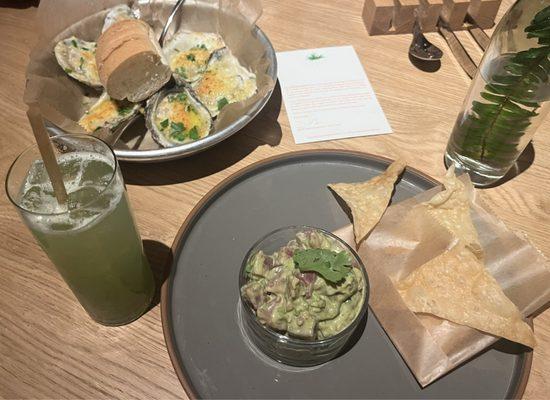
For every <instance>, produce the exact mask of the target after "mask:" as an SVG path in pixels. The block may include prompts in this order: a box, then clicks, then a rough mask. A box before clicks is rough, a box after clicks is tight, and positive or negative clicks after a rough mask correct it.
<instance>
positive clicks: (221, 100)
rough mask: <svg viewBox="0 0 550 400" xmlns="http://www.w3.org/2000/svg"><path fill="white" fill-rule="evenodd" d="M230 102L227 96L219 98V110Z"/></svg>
mask: <svg viewBox="0 0 550 400" xmlns="http://www.w3.org/2000/svg"><path fill="white" fill-rule="evenodd" d="M228 104H229V102H228V101H227V99H226V98H225V97H222V98H221V99H219V100H218V111H221V109H222V108H224V107H225V106H226V105H228Z"/></svg>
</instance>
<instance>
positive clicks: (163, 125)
mask: <svg viewBox="0 0 550 400" xmlns="http://www.w3.org/2000/svg"><path fill="white" fill-rule="evenodd" d="M169 124H170V120H169V119H168V118H166V119H165V120H162V121H160V129H166V128H168V125H169Z"/></svg>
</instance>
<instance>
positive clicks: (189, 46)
mask: <svg viewBox="0 0 550 400" xmlns="http://www.w3.org/2000/svg"><path fill="white" fill-rule="evenodd" d="M223 47H225V43H224V41H223V39H222V38H221V36H220V35H218V34H216V33H209V32H191V31H180V32H178V33H176V34H175V35H174V36H173V37H172V38H170V40H169V41H168V42H167V43H166V44H165V45H164V47H163V49H162V50H163V53H164V57H165V58H166V60H167V62H168V65H170V69H171V70H172V75H173V76H174V79H175V80H176V82H177V83H178V84H180V85H183V84H190V83H193V82H196V81H197V80H199V79H200V78H201V76H202V74H203V73H204V71H206V68H207V66H208V61H209V60H210V57H211V56H212V53H214V52H215V51H216V50H218V49H221V48H223Z"/></svg>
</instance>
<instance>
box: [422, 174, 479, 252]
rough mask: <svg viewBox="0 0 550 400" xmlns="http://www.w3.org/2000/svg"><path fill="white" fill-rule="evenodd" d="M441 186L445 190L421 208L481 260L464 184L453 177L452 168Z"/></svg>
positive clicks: (468, 198) (468, 195)
mask: <svg viewBox="0 0 550 400" xmlns="http://www.w3.org/2000/svg"><path fill="white" fill-rule="evenodd" d="M443 185H444V186H445V190H443V191H442V192H440V193H438V194H436V195H435V196H434V197H432V198H431V200H429V201H427V202H425V203H422V204H421V207H422V206H424V207H426V208H427V210H428V213H429V214H430V215H432V216H433V217H434V218H435V219H437V220H438V221H439V222H440V223H441V224H442V225H443V226H444V227H445V228H447V229H448V230H449V231H450V232H451V233H452V234H453V235H454V236H455V237H457V238H458V239H459V240H461V241H463V242H464V243H465V244H466V246H467V247H469V248H470V249H471V250H472V251H473V252H474V254H475V255H476V256H477V257H478V258H481V257H482V256H483V249H482V247H481V244H480V243H479V238H478V235H477V231H476V228H475V227H474V224H473V223H472V217H471V215H470V202H471V200H470V194H469V193H468V191H467V188H466V186H465V185H464V183H463V182H461V181H460V180H459V179H458V178H457V177H456V176H455V173H454V166H451V167H450V168H449V170H448V171H447V174H446V175H445V178H444V179H443Z"/></svg>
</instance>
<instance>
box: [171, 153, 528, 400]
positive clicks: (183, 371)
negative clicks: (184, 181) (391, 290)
mask: <svg viewBox="0 0 550 400" xmlns="http://www.w3.org/2000/svg"><path fill="white" fill-rule="evenodd" d="M389 163H390V160H387V159H384V158H380V157H375V156H372V155H367V154H364V153H354V152H346V151H306V152H298V153H290V154H287V155H284V156H279V157H275V158H271V159H268V160H264V161H261V162H259V163H256V164H253V165H251V166H249V167H248V168H245V169H244V170H242V171H240V172H238V173H237V174H235V175H233V176H231V177H230V178H228V179H226V180H225V181H223V182H222V183H220V184H219V185H218V186H217V187H215V188H214V189H212V190H211V191H210V193H208V194H207V195H206V196H205V197H204V198H203V199H202V200H201V201H200V202H199V204H198V205H197V206H196V207H195V208H194V210H193V211H192V212H191V213H190V214H189V216H188V217H187V219H186V221H185V222H184V224H183V226H182V227H181V229H180V231H179V233H178V235H177V237H176V239H175V240H174V244H173V247H172V254H173V260H172V266H171V271H170V276H169V278H168V280H167V281H166V283H165V284H164V286H163V288H162V299H161V302H162V305H161V310H162V324H163V329H164V336H165V339H166V344H167V347H168V351H169V353H170V357H171V359H172V363H173V365H174V368H175V370H176V373H177V375H178V377H179V379H180V381H181V383H182V385H183V387H184V388H185V390H186V392H187V394H188V395H189V396H190V397H208V398H211V397H213V398H240V399H243V398H393V399H396V398H424V399H427V398H470V399H473V398H484V399H487V398H499V399H502V398H510V397H517V396H521V394H522V393H523V390H524V388H525V384H526V382H527V376H528V374H529V370H530V362H531V353H521V352H519V353H514V352H509V351H499V350H497V349H495V348H493V349H491V350H488V351H486V352H484V353H483V354H481V355H480V356H479V357H477V358H475V359H474V360H472V361H470V362H468V363H466V364H465V365H463V366H461V367H459V368H457V369H456V370H455V371H453V372H451V373H449V374H448V375H446V376H444V377H443V378H441V379H439V380H438V381H436V382H434V383H433V384H431V385H429V386H428V387H426V388H425V389H421V387H420V386H419V385H418V383H417V382H416V380H415V378H414V376H413V375H412V373H411V372H410V371H409V369H408V368H407V365H406V364H405V362H404V361H403V360H402V359H401V357H400V355H399V353H398V352H397V350H396V349H395V348H394V346H393V345H392V343H391V341H390V339H389V338H388V337H387V335H386V334H385V332H384V330H383V329H382V328H381V326H380V325H379V323H378V321H377V320H376V318H375V316H374V314H373V313H372V312H371V313H369V317H368V319H367V323H366V326H365V329H364V331H363V333H362V335H361V337H360V338H359V339H358V341H357V342H356V343H355V345H354V346H353V347H352V348H350V349H349V350H348V351H347V352H346V353H345V354H343V355H341V356H340V357H338V358H337V359H335V360H332V361H330V362H328V363H326V364H323V365H322V366H319V367H315V368H295V367H288V366H285V365H283V364H278V363H276V362H274V361H271V360H270V359H268V358H266V357H265V356H263V355H262V354H261V353H260V352H259V351H258V350H257V349H255V348H254V346H253V345H252V344H251V343H250V341H249V340H248V339H247V338H246V337H245V336H244V334H243V331H242V325H241V321H240V313H239V312H238V310H239V307H238V305H239V304H238V301H239V292H238V290H239V289H238V285H237V281H238V273H239V267H240V265H241V262H242V260H243V257H244V256H245V254H246V252H247V250H249V248H250V247H251V246H252V244H254V242H255V241H256V240H257V239H258V238H259V237H262V236H263V235H265V234H266V233H268V232H270V231H272V230H274V229H276V228H278V227H282V226H286V225H311V226H317V227H320V228H324V229H328V230H334V229H337V228H340V227H342V226H344V225H346V224H349V219H348V217H347V216H346V214H345V212H344V211H343V210H342V208H341V207H340V205H339V204H338V202H337V200H336V199H335V197H334V195H333V194H332V193H331V192H330V191H329V190H328V189H327V187H326V185H327V184H328V183H331V182H342V181H344V182H353V181H362V180H367V179H369V178H371V177H373V176H375V175H378V174H380V173H381V172H382V171H383V170H384V169H385V168H386V167H387V165H388V164H389ZM436 184H437V181H435V180H433V179H431V178H429V177H427V176H425V175H423V174H421V173H420V172H418V171H415V170H414V169H412V168H407V170H406V172H405V173H404V174H403V177H402V179H401V180H400V181H399V183H398V184H397V186H396V190H395V194H394V196H393V201H394V202H398V201H401V200H403V199H405V198H407V197H410V196H414V195H416V194H418V193H420V192H422V191H424V190H427V189H429V188H431V187H433V186H434V185H436Z"/></svg>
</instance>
